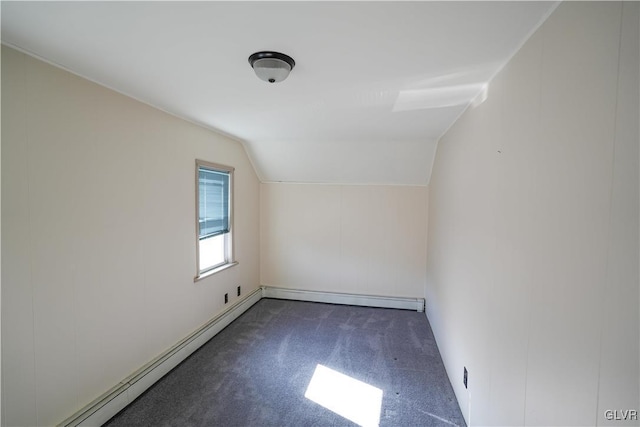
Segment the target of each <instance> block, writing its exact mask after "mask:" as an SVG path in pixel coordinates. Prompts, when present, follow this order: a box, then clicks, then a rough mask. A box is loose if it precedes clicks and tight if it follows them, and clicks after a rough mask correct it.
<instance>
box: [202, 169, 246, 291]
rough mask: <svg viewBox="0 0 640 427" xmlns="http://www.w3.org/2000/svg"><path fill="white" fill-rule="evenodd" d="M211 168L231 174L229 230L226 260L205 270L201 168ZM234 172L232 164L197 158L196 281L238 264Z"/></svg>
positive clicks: (225, 237) (226, 238)
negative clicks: (202, 268) (202, 249)
mask: <svg viewBox="0 0 640 427" xmlns="http://www.w3.org/2000/svg"><path fill="white" fill-rule="evenodd" d="M201 168H202V169H209V170H212V171H215V172H223V173H228V174H229V231H228V232H227V233H223V234H222V236H224V239H225V261H224V262H223V263H222V264H218V265H214V266H212V267H209V268H206V269H204V270H201V269H200V169H201ZM234 172H235V168H233V167H232V166H227V165H222V164H219V163H213V162H208V161H206V160H200V159H196V167H195V190H196V191H195V193H196V194H195V196H196V198H195V199H196V202H195V208H196V209H195V238H196V276H195V277H194V279H193V280H194V282H197V281H198V280H201V279H204V278H205V277H208V276H211V275H212V274H215V273H218V272H219V271H222V270H226V269H227V268H229V267H233V266H234V265H237V264H238V262H237V261H236V260H235V252H234V244H233V243H234V242H233V240H234V238H233V235H234V232H233V216H234V215H233V213H234V208H233V205H234V199H235V198H234V181H235V177H234Z"/></svg>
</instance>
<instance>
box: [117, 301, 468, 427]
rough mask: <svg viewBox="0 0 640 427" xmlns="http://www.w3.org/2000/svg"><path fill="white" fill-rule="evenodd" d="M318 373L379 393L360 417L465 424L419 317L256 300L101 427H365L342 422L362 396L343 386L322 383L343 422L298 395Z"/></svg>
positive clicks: (386, 422)
mask: <svg viewBox="0 0 640 427" xmlns="http://www.w3.org/2000/svg"><path fill="white" fill-rule="evenodd" d="M318 365H322V366H324V367H326V368H330V369H331V370H334V371H337V372H338V373H339V374H343V376H340V378H342V379H345V378H347V377H344V375H346V376H348V377H351V378H353V379H355V380H358V381H359V382H354V384H355V383H357V384H359V385H360V386H362V383H366V384H368V385H369V386H373V387H376V388H377V389H379V390H381V391H379V393H380V394H382V402H381V406H380V404H379V402H378V406H376V405H375V404H373V409H372V408H371V407H368V409H367V407H364V408H363V409H362V411H369V412H371V411H373V412H374V413H375V412H378V411H379V412H378V413H375V414H373V415H375V416H374V418H373V419H375V420H377V419H378V417H379V423H380V425H381V426H399V427H408V426H432V425H433V426H436V425H441V426H451V425H458V426H464V425H465V422H464V419H463V418H462V414H461V413H460V409H459V408H458V404H457V402H456V398H455V395H454V393H453V390H452V388H451V385H450V383H449V379H448V377H447V374H446V372H445V369H444V366H443V364H442V359H441V358H440V354H439V352H438V348H437V346H436V343H435V340H434V338H433V334H432V332H431V328H430V326H429V323H428V321H427V318H426V316H425V315H424V313H417V312H415V311H408V310H394V309H381V308H369V307H355V306H344V305H332V304H320V303H310V302H301V301H285V300H275V299H262V300H260V301H259V302H258V303H257V304H256V305H254V306H253V307H251V308H250V309H249V310H248V311H247V312H245V313H244V314H243V315H242V316H240V317H239V318H238V319H237V320H236V321H235V322H233V323H232V324H231V325H229V326H227V327H226V328H225V329H224V330H223V331H221V332H220V333H219V334H218V335H216V336H215V337H214V338H213V339H212V340H210V341H209V342H208V343H207V344H205V345H204V346H202V348H200V349H199V350H198V351H196V352H195V353H194V354H192V355H191V356H190V357H189V358H188V359H187V360H185V361H184V362H183V363H182V364H180V365H179V366H177V367H176V368H175V369H174V370H173V371H171V372H170V373H168V374H167V375H166V376H165V377H164V378H162V379H161V380H160V381H158V382H157V383H156V384H155V385H154V386H152V387H151V388H150V389H149V390H147V392H145V393H144V394H143V395H142V396H140V397H139V398H138V399H137V400H136V401H134V402H133V403H132V404H131V405H129V406H128V407H127V408H125V409H124V410H123V411H121V412H120V413H119V414H117V415H116V416H115V417H113V418H112V419H111V420H110V421H109V422H108V423H107V424H105V425H107V426H109V427H117V426H127V427H131V426H243V427H244V426H246V427H249V426H256V427H259V426H295V427H299V426H355V425H358V424H356V423H354V422H353V421H350V420H349V419H351V420H355V421H359V422H360V423H361V424H363V422H362V421H361V420H362V419H367V420H369V422H370V421H371V420H372V418H371V416H369V418H366V417H365V418H353V417H352V416H350V415H349V414H350V413H351V414H352V413H353V412H354V411H355V410H356V409H357V407H359V406H358V405H359V404H361V403H362V402H361V401H362V400H366V399H365V397H363V396H365V395H366V394H367V392H366V391H362V389H358V390H360V391H350V390H348V389H347V388H348V387H349V384H350V383H349V382H348V381H349V380H345V381H347V382H346V383H345V382H336V383H335V384H340V385H339V386H338V387H339V389H335V388H332V387H333V386H332V385H331V381H332V380H327V381H329V382H328V383H327V381H325V383H324V384H325V392H326V394H327V396H325V397H324V398H325V400H326V399H328V400H329V401H331V399H332V397H333V400H334V404H336V402H335V400H337V401H338V402H337V404H340V403H342V404H343V406H345V407H346V412H347V413H346V415H345V413H343V412H340V411H341V410H340V408H338V410H337V412H340V413H342V414H343V415H345V416H346V418H345V416H342V415H338V414H337V413H334V412H333V411H332V410H329V409H326V408H325V407H324V406H322V405H321V404H318V403H316V402H315V401H312V400H310V399H308V398H306V397H305V392H306V391H307V388H308V387H309V384H310V382H311V381H312V378H314V381H316V379H315V378H316V377H314V372H316V368H317V367H318ZM323 369H324V368H323ZM326 371H327V370H326V369H324V370H323V372H326ZM339 374H338V375H339ZM336 381H337V380H336ZM319 384H320V383H316V385H319ZM327 387H328V388H327ZM315 388H316V391H317V390H322V388H320V389H318V388H317V387H315ZM373 390H376V389H373ZM374 394H375V393H374ZM316 400H317V399H316ZM374 400H375V399H374ZM321 403H323V404H324V401H322V402H321ZM365 403H366V402H365ZM325 406H329V405H326V404H325ZM329 407H331V406H329ZM332 409H333V410H336V408H335V407H332ZM356 412H357V411H356ZM370 415H371V414H370ZM348 418H349V419H348Z"/></svg>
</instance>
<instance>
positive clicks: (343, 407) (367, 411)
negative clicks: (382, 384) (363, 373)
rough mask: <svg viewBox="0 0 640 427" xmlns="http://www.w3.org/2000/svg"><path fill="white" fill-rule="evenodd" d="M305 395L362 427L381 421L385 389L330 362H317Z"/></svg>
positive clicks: (376, 424) (369, 426)
mask: <svg viewBox="0 0 640 427" xmlns="http://www.w3.org/2000/svg"><path fill="white" fill-rule="evenodd" d="M304 397H306V398H307V399H309V400H312V401H313V402H315V403H317V404H319V405H321V406H324V407H325V408H327V409H329V410H330V411H332V412H335V413H336V414H338V415H340V416H341V417H344V418H346V419H348V420H349V421H352V422H354V423H356V424H358V425H360V426H362V427H371V426H378V425H379V424H380V410H381V408H382V390H380V389H379V388H377V387H374V386H372V385H369V384H367V383H364V382H362V381H359V380H356V379H355V378H351V377H350V376H348V375H344V374H341V373H340V372H337V371H334V370H333V369H331V368H327V367H326V366H323V365H320V364H319V365H317V366H316V370H315V372H314V374H313V377H312V378H311V381H310V382H309V386H308V387H307V391H306V392H305V394H304Z"/></svg>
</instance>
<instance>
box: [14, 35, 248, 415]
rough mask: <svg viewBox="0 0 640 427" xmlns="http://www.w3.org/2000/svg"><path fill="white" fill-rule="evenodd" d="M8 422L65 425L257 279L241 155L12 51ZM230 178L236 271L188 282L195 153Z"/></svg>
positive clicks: (226, 143) (220, 140) (235, 146)
mask: <svg viewBox="0 0 640 427" xmlns="http://www.w3.org/2000/svg"><path fill="white" fill-rule="evenodd" d="M2 88H3V91H2V139H3V141H2V142H3V145H2V199H3V200H2V220H3V224H2V225H3V231H4V233H3V235H2V293H3V298H2V372H3V378H2V380H3V381H2V397H3V400H4V402H3V408H4V411H3V413H2V416H3V424H4V425H11V426H14V425H50V424H54V423H56V422H60V421H62V420H63V419H64V418H66V417H67V416H69V415H71V414H72V413H73V412H74V411H76V410H77V409H79V408H81V407H82V406H83V405H85V404H87V403H88V402H89V401H91V400H92V399H94V398H95V397H97V396H98V395H100V394H102V393H103V392H105V391H106V390H107V389H108V388H110V387H112V386H114V385H116V384H117V383H118V382H119V381H120V380H122V379H123V378H124V377H125V376H127V375H128V374H130V373H131V372H132V371H134V370H136V369H137V368H139V367H140V366H141V365H143V364H144V363H146V362H148V361H149V360H150V359H152V358H153V357H154V356H156V355H158V354H159V353H161V352H162V351H163V350H165V349H167V348H168V347H170V346H171V345H173V344H175V343H176V342H177V341H178V340H180V339H182V338H183V337H184V336H186V335H187V334H188V333H189V332H191V331H193V330H194V329H196V328H197V327H199V326H200V325H202V324H203V323H205V321H207V320H208V319H209V318H211V317H213V316H214V315H216V314H217V313H219V312H221V311H222V310H223V305H224V304H223V294H224V293H225V292H229V295H230V297H231V302H233V299H234V298H236V297H235V295H236V294H235V292H234V290H235V288H236V286H237V285H242V287H243V290H244V292H245V293H248V292H250V291H251V290H253V289H256V288H257V287H258V283H259V263H258V255H259V247H258V236H259V231H258V227H259V216H258V210H259V182H258V180H257V178H256V176H255V174H254V171H253V168H252V167H251V165H250V164H249V161H248V159H247V156H246V155H245V152H244V150H243V148H242V147H241V145H240V144H239V143H237V142H234V141H231V140H229V139H227V138H225V137H223V136H220V135H218V134H215V133H213V132H210V131H208V130H205V129H203V128H200V127H198V126H195V125H192V124H190V123H187V122H185V121H182V120H179V119H177V118H175V117H172V116H170V115H167V114H165V113H162V112H160V111H158V110H155V109H153V108H151V107H149V106H146V105H144V104H141V103H139V102H136V101H134V100H131V99H129V98H127V97H125V96H122V95H120V94H117V93H115V92H113V91H110V90H108V89H105V88H103V87H100V86H98V85H96V84H93V83H90V82H88V81H86V80H84V79H82V78H79V77H77V76H74V75H72V74H69V73H67V72H65V71H62V70H60V69H57V68H54V67H51V66H49V65H47V64H44V63H42V62H40V61H38V60H35V59H33V58H31V57H28V56H25V55H23V54H21V53H18V52H16V51H14V50H11V49H8V48H5V47H3V49H2ZM196 158H200V159H204V160H208V161H212V162H217V163H222V164H226V165H230V166H234V167H235V168H236V172H235V230H236V236H235V239H236V240H235V243H236V245H235V249H236V251H235V252H236V258H237V260H238V261H239V265H238V266H235V267H233V268H230V269H227V270H225V271H223V272H221V273H218V274H216V275H214V276H212V277H209V278H207V279H204V280H202V281H200V282H197V283H194V281H193V277H194V275H195V268H196V267H195V265H196V264H195V262H196V261H195V225H194V217H195V189H194V174H195V172H194V168H195V159H196Z"/></svg>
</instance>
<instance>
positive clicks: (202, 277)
mask: <svg viewBox="0 0 640 427" xmlns="http://www.w3.org/2000/svg"><path fill="white" fill-rule="evenodd" d="M234 265H238V261H233V262H230V263H228V264H224V265H221V266H220V267H216V268H214V269H212V270H209V271H205V272H204V273H202V274H200V275H199V276H196V277H194V278H193V281H194V282H199V281H200V280H202V279H206V278H207V277H209V276H213V275H214V274H216V273H219V272H221V271H223V270H226V269H227V268H231V267H233V266H234Z"/></svg>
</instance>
